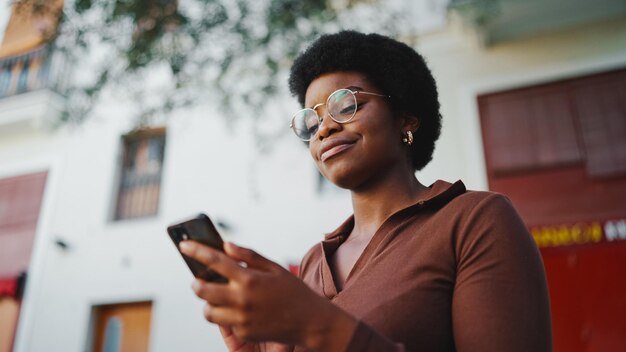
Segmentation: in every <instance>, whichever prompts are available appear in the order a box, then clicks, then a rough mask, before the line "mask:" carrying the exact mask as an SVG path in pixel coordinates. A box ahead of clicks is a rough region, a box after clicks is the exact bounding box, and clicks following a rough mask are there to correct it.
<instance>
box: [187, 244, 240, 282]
mask: <svg viewBox="0 0 626 352" xmlns="http://www.w3.org/2000/svg"><path fill="white" fill-rule="evenodd" d="M179 248H180V251H181V253H183V254H184V255H186V256H188V257H191V258H193V259H195V260H197V261H199V262H200V263H202V264H204V265H206V267H207V268H209V269H212V270H213V271H215V272H217V273H218V274H221V275H222V276H226V277H227V278H229V279H230V278H237V277H239V276H240V275H241V274H242V272H243V270H244V269H243V268H242V267H241V266H240V265H239V264H238V263H237V262H236V261H235V260H233V259H231V258H229V257H228V256H227V255H226V254H224V253H222V252H220V251H218V250H216V249H214V248H211V247H209V246H205V245H203V244H200V243H198V242H195V241H182V242H181V243H180V245H179Z"/></svg>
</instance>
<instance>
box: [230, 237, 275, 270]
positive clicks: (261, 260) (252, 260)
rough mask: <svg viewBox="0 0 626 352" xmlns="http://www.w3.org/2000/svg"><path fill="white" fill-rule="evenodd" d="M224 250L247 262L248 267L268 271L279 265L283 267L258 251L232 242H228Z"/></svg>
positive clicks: (233, 256)
mask: <svg viewBox="0 0 626 352" xmlns="http://www.w3.org/2000/svg"><path fill="white" fill-rule="evenodd" d="M224 251H225V252H226V254H227V255H228V256H229V257H231V258H233V259H234V260H237V261H242V262H245V263H246V264H247V265H248V268H254V269H261V270H266V271H271V270H276V269H277V267H278V268H282V267H281V266H280V265H278V264H276V263H274V262H273V261H271V260H269V259H267V258H265V257H263V256H262V255H260V254H258V253H257V252H255V251H253V250H251V249H248V248H243V247H239V246H237V245H235V244H234V243H232V242H226V243H225V244H224Z"/></svg>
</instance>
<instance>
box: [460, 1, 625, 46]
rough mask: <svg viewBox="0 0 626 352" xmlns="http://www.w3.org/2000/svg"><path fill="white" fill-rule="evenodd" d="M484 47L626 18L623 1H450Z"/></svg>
mask: <svg viewBox="0 0 626 352" xmlns="http://www.w3.org/2000/svg"><path fill="white" fill-rule="evenodd" d="M449 8H450V9H451V10H452V13H453V14H455V15H458V17H459V18H461V20H462V22H463V24H464V26H466V27H469V28H470V29H471V30H473V31H474V32H476V34H477V35H478V38H479V39H480V41H481V44H482V45H484V46H490V45H496V44H498V43H502V42H506V41H510V40H515V39H518V38H524V37H529V36H533V35H537V34H542V33H547V32H551V31H559V30H562V29H568V28H572V27H576V26H581V25H586V24H589V23H593V22H602V21H608V20H613V19H619V18H622V19H623V18H625V17H626V2H625V1H624V0H593V1H589V0H544V1H539V0H524V1H521V0H451V1H450V5H449Z"/></svg>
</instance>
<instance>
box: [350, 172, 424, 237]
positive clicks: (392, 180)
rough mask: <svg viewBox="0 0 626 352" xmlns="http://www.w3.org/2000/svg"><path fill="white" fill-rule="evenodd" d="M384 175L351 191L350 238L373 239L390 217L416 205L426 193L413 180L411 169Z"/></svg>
mask: <svg viewBox="0 0 626 352" xmlns="http://www.w3.org/2000/svg"><path fill="white" fill-rule="evenodd" d="M385 176H386V177H382V178H380V179H379V180H377V181H373V182H370V183H369V184H368V185H366V186H363V187H360V188H359V189H356V190H352V207H353V209H354V229H353V230H352V234H351V236H359V237H360V236H370V237H371V236H373V235H374V233H375V232H376V230H378V228H379V227H380V226H381V225H382V223H383V222H384V221H385V220H387V218H389V216H391V215H392V214H393V213H395V212H397V211H399V210H401V209H404V208H406V207H408V206H410V205H412V204H414V203H415V202H417V200H418V199H419V197H420V195H421V194H422V193H423V192H424V191H425V190H427V187H426V186H424V185H422V184H421V183H420V182H419V181H418V180H417V178H415V174H414V173H413V171H412V169H410V171H409V170H401V171H396V172H390V173H388V174H387V175H385Z"/></svg>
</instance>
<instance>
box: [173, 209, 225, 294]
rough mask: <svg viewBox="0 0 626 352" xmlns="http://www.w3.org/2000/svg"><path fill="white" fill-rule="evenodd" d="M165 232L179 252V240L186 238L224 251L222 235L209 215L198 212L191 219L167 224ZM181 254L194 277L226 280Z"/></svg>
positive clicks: (212, 280)
mask: <svg viewBox="0 0 626 352" xmlns="http://www.w3.org/2000/svg"><path fill="white" fill-rule="evenodd" d="M167 233H168V234H169V235H170V238H171V239H172V241H173V242H174V244H175V245H176V248H177V249H178V251H179V252H180V247H179V245H180V242H182V241H186V240H193V241H197V242H200V243H202V244H204V245H207V246H209V247H212V248H215V249H217V250H220V251H222V252H223V251H224V241H222V237H221V236H220V234H219V233H218V232H217V229H216V228H215V226H214V225H213V222H211V219H209V217H208V216H206V215H205V214H198V215H197V216H196V217H194V218H192V219H189V220H186V221H183V222H180V223H177V224H174V225H171V226H168V227H167ZM181 255H182V256H183V259H184V260H185V262H186V263H187V266H188V267H189V269H191V272H192V273H193V275H194V276H195V277H197V278H199V279H203V280H205V281H210V282H219V283H227V282H228V279H227V278H225V277H223V276H221V275H220V274H218V273H216V272H214V271H212V270H209V269H207V268H206V266H204V264H202V263H200V262H198V261H197V260H195V259H193V258H190V257H188V256H186V255H184V254H182V253H181Z"/></svg>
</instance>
